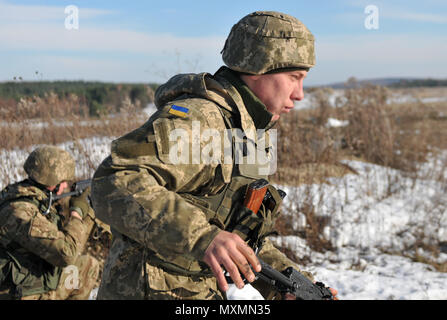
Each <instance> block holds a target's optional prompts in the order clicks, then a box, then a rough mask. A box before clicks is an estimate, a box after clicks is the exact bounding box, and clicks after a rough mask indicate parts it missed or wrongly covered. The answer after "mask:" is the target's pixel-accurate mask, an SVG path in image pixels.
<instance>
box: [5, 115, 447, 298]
mask: <svg viewBox="0 0 447 320" xmlns="http://www.w3.org/2000/svg"><path fill="white" fill-rule="evenodd" d="M152 111H153V107H149V108H148V109H147V110H146V113H147V114H148V115H149V114H150V113H151V112H152ZM111 141H112V138H110V137H95V138H89V139H83V140H80V141H78V143H72V142H66V143H63V144H60V145H59V147H61V148H63V149H65V150H68V151H70V152H71V153H72V154H73V155H74V156H75V158H76V162H77V175H78V177H80V178H85V177H89V176H92V174H93V172H94V168H95V167H97V166H98V165H99V164H100V162H101V161H102V160H103V159H104V158H105V157H106V156H107V155H108V154H109V152H110V142H111ZM34 147H35V146H33V147H31V148H28V149H27V150H8V151H6V150H0V189H3V188H4V187H5V186H6V185H7V184H8V183H11V182H15V181H19V180H21V179H23V178H24V177H25V174H24V171H23V168H22V166H23V163H24V161H25V159H26V157H27V155H28V153H29V152H30V151H31V150H32V149H34ZM86 154H88V155H89V157H88V159H87V157H86ZM446 163H447V152H443V153H441V156H438V157H436V158H435V157H433V158H432V159H431V160H430V161H429V162H428V163H426V164H421V165H420V168H419V172H418V175H417V177H415V176H409V175H408V174H407V175H405V174H403V173H402V172H400V171H397V170H393V169H390V168H385V167H381V166H377V165H373V164H368V163H363V162H357V161H346V162H345V164H347V165H349V166H350V167H352V168H353V169H355V170H356V171H357V172H358V174H357V175H356V174H349V175H346V176H344V177H342V178H332V179H329V182H328V183H327V184H318V185H302V186H299V187H293V188H292V187H284V186H278V187H280V188H282V189H284V190H285V191H286V192H287V197H286V201H285V204H284V206H283V214H292V212H295V213H294V214H295V216H294V217H293V221H294V223H295V227H296V228H298V229H299V228H300V227H303V226H304V225H305V223H306V221H305V218H304V215H302V214H300V213H298V212H297V210H296V204H297V203H300V202H302V201H304V200H305V201H307V202H309V201H310V203H312V205H313V206H314V208H315V212H317V213H318V215H321V216H325V217H328V220H329V223H328V225H327V226H326V228H325V229H324V236H325V237H326V239H327V240H329V241H330V243H331V244H332V246H333V247H334V248H335V249H334V250H333V251H328V252H325V253H319V252H315V251H312V250H311V249H310V248H309V247H308V245H307V244H306V242H305V241H304V240H303V239H301V238H299V237H297V236H284V237H281V236H278V237H274V238H272V240H273V241H274V242H275V243H276V244H278V245H283V246H287V247H288V248H289V249H291V250H293V251H294V252H295V253H296V256H298V257H308V258H309V260H310V261H311V264H309V265H307V266H303V267H302V269H304V270H307V271H311V272H312V273H313V274H314V275H315V278H316V280H318V281H322V282H324V283H326V284H327V285H328V286H330V287H333V288H335V289H337V290H338V292H339V298H340V299H352V300H356V299H368V300H369V299H380V300H389V299H411V300H414V299H447V273H442V272H438V271H436V269H435V268H434V267H433V266H432V265H429V264H424V263H420V262H414V261H412V260H411V259H409V258H406V257H405V256H415V251H414V250H415V247H416V246H415V244H416V243H418V242H421V241H422V242H424V243H427V244H433V243H439V242H443V243H446V244H447V197H445V195H446V193H447V186H446V185H445V183H444V184H442V183H440V182H439V181H441V180H440V179H438V178H437V177H439V176H440V175H443V177H444V178H447V172H445V168H446V166H445V164H446ZM444 181H445V180H444ZM417 254H418V255H419V256H420V257H426V258H427V259H431V260H432V261H435V262H437V263H440V264H441V263H445V262H446V261H447V250H446V248H445V247H444V248H441V253H440V254H439V256H437V257H433V255H432V254H431V253H430V252H426V251H424V250H422V249H420V248H419V249H417ZM94 296H95V292H93V293H92V298H94ZM228 296H229V298H230V299H262V297H261V296H260V295H259V293H258V292H257V291H256V290H255V289H253V287H251V286H249V285H247V286H245V288H244V289H242V290H238V289H236V288H235V287H232V288H231V289H230V291H229V292H228Z"/></svg>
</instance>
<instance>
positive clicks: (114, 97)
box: [0, 81, 158, 116]
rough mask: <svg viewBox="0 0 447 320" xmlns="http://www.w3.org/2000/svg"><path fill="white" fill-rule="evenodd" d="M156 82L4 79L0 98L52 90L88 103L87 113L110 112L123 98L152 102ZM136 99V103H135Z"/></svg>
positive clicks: (17, 96)
mask: <svg viewBox="0 0 447 320" xmlns="http://www.w3.org/2000/svg"><path fill="white" fill-rule="evenodd" d="M157 87H158V84H155V83H149V84H129V83H122V84H116V83H104V82H85V81H38V82H31V81H30V82H26V81H20V82H12V81H11V82H3V83H0V98H2V99H14V100H16V101H19V100H20V98H27V97H33V96H38V97H44V96H45V94H48V93H50V92H53V93H54V94H56V95H57V96H58V97H59V98H60V99H64V98H68V97H69V96H70V95H72V94H75V95H76V96H78V97H79V98H80V101H82V102H83V103H84V104H85V105H87V106H88V109H89V114H90V115H91V116H96V115H98V114H101V113H104V112H107V111H110V110H108V109H107V108H109V109H110V107H112V108H113V109H114V111H119V109H120V107H121V105H122V101H123V100H124V99H126V98H127V99H129V100H130V102H132V103H133V104H137V105H139V106H140V107H141V108H144V107H145V106H146V105H147V104H148V103H151V102H153V99H154V91H155V90H156V88H157ZM137 101H138V103H137Z"/></svg>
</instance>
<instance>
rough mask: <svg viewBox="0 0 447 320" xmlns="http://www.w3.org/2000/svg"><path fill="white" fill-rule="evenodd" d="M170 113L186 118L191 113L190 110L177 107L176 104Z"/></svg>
mask: <svg viewBox="0 0 447 320" xmlns="http://www.w3.org/2000/svg"><path fill="white" fill-rule="evenodd" d="M168 112H169V113H170V114H173V115H176V116H179V117H182V118H185V117H186V115H187V114H188V112H189V109H188V108H185V107H180V106H176V105H175V104H173V105H172V106H171V108H170V109H169V111H168Z"/></svg>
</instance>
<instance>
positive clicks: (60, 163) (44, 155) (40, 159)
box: [23, 146, 75, 186]
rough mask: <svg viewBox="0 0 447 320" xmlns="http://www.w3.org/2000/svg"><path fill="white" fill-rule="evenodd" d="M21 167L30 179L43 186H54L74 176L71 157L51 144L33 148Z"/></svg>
mask: <svg viewBox="0 0 447 320" xmlns="http://www.w3.org/2000/svg"><path fill="white" fill-rule="evenodd" d="M23 168H24V169H25V172H26V173H27V174H28V176H29V177H30V178H31V179H33V180H34V181H36V182H38V183H40V184H42V185H44V186H55V185H57V184H59V183H61V182H62V181H69V180H74V178H75V161H74V159H73V157H72V156H71V155H70V153H68V152H67V151H65V150H62V149H59V148H56V147H53V146H44V147H39V148H37V149H35V150H34V151H33V152H31V153H30V155H29V156H28V158H27V159H26V161H25V165H24V166H23Z"/></svg>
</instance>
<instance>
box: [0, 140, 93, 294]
mask: <svg viewBox="0 0 447 320" xmlns="http://www.w3.org/2000/svg"><path fill="white" fill-rule="evenodd" d="M24 169H25V171H26V173H27V174H28V178H27V179H25V180H23V181H21V182H18V183H15V184H11V185H9V186H7V187H6V188H5V189H4V190H3V191H2V192H1V193H0V299H23V300H39V299H44V300H65V299H88V298H89V294H90V292H91V290H92V289H93V286H94V285H95V283H96V279H97V277H98V272H99V264H98V261H97V260H96V259H95V258H93V257H91V256H88V255H81V253H82V251H83V250H84V247H85V244H86V242H87V240H88V237H89V234H90V231H91V229H92V228H93V226H94V221H93V220H94V218H95V217H94V212H93V209H92V208H91V207H90V205H89V202H88V196H89V193H90V188H87V189H86V190H85V191H84V192H83V193H82V194H81V195H80V196H78V197H69V198H68V197H67V198H63V199H61V201H53V197H54V196H57V195H61V194H62V193H64V192H66V191H67V190H69V185H70V183H71V182H73V180H74V178H75V161H74V159H73V157H72V156H71V155H70V154H69V153H68V152H66V151H64V150H61V149H58V148H56V147H52V146H44V147H40V148H37V149H35V150H34V151H33V152H31V154H30V155H29V156H28V158H27V160H26V161H25V165H24ZM62 200H66V202H67V204H66V207H67V209H68V210H67V213H66V215H64V214H63V207H64V206H63V204H62V202H63V201H62Z"/></svg>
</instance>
